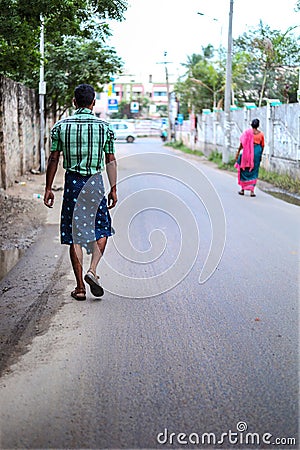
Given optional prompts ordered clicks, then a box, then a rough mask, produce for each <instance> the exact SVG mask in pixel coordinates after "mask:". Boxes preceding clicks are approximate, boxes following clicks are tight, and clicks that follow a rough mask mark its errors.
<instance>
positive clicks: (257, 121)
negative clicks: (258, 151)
mask: <svg viewBox="0 0 300 450" xmlns="http://www.w3.org/2000/svg"><path fill="white" fill-rule="evenodd" d="M251 127H252V128H258V127H259V120H258V119H253V120H252V122H251Z"/></svg>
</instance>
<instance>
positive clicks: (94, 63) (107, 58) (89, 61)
mask: <svg viewBox="0 0 300 450" xmlns="http://www.w3.org/2000/svg"><path fill="white" fill-rule="evenodd" d="M120 69H121V60H120V58H118V57H117V55H116V52H115V51H114V50H113V49H110V48H105V47H102V45H101V43H100V42H98V41H94V40H88V39H85V38H76V37H70V36H69V37H66V38H65V39H64V42H63V43H62V44H61V45H59V46H57V45H54V44H49V45H48V46H47V51H46V65H45V80H46V82H47V92H48V99H49V100H48V105H47V106H48V108H51V110H52V114H53V117H54V118H55V117H56V114H57V112H58V111H60V113H61V114H62V113H63V112H64V111H65V110H66V109H67V108H69V107H71V105H72V98H73V93H74V88H75V87H76V85H78V84H80V83H89V84H92V85H94V86H95V88H96V89H97V90H98V91H99V92H100V91H101V90H102V87H101V85H103V84H105V83H108V82H109V81H110V77H111V76H112V75H113V74H115V73H118V71H120Z"/></svg>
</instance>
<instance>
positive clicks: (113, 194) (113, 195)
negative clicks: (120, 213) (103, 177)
mask: <svg viewBox="0 0 300 450" xmlns="http://www.w3.org/2000/svg"><path fill="white" fill-rule="evenodd" d="M107 200H108V209H111V208H114V207H115V206H116V204H117V201H118V197H117V191H116V189H114V188H112V189H111V190H110V193H109V194H108V197H107Z"/></svg>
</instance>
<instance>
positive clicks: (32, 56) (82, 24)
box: [0, 0, 127, 107]
mask: <svg viewBox="0 0 300 450" xmlns="http://www.w3.org/2000/svg"><path fill="white" fill-rule="evenodd" d="M126 7H127V0H26V1H24V0H0V9H1V15H0V74H2V75H5V76H8V77H10V78H13V79H14V80H15V81H19V82H23V83H25V84H27V85H28V86H29V87H35V88H36V87H37V86H38V81H39V66H40V53H39V38H40V24H41V22H40V16H41V15H42V16H43V19H44V25H45V70H46V74H45V75H46V76H45V78H46V82H47V87H48V88H49V93H50V95H51V98H52V102H54V103H57V104H58V105H60V106H64V107H65V106H66V104H67V103H68V102H69V101H70V91H71V90H72V89H73V87H75V85H76V84H78V83H79V82H81V81H83V80H84V81H85V82H87V83H92V84H98V83H100V84H101V83H104V82H106V81H108V79H109V76H110V75H112V74H114V73H118V71H119V70H120V66H121V63H120V60H119V58H117V56H116V54H115V52H114V50H112V49H108V48H107V47H106V46H105V40H106V38H107V37H108V36H109V35H110V30H109V27H108V25H107V24H106V23H104V22H103V19H116V20H122V18H123V13H124V11H125V10H126ZM51 65H52V67H51ZM58 91H60V94H59V93H58ZM64 95H65V97H66V102H63V101H62V97H63V96H64Z"/></svg>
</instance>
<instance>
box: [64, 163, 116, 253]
mask: <svg viewBox="0 0 300 450" xmlns="http://www.w3.org/2000/svg"><path fill="white" fill-rule="evenodd" d="M60 232H61V243H62V244H68V245H71V244H80V245H81V246H82V247H85V248H86V251H87V253H91V251H92V245H93V242H95V241H98V240H99V239H100V238H103V237H108V236H111V235H112V234H113V233H114V231H113V229H112V227H111V218H110V214H109V211H108V208H107V200H106V197H105V196H104V185H103V179H102V175H101V173H100V172H99V173H97V174H95V175H86V176H83V175H80V174H79V173H77V172H71V171H66V174H65V187H64V196H63V203H62V210H61V223H60Z"/></svg>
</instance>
